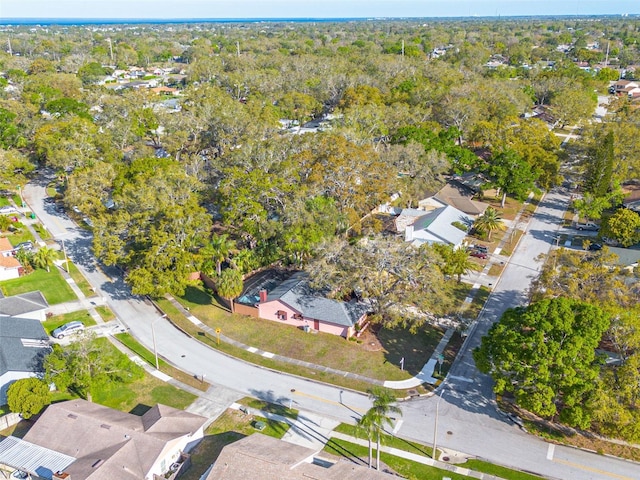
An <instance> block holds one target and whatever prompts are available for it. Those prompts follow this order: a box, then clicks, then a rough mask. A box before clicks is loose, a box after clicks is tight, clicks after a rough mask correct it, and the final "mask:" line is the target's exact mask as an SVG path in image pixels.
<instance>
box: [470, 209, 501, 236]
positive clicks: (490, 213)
mask: <svg viewBox="0 0 640 480" xmlns="http://www.w3.org/2000/svg"><path fill="white" fill-rule="evenodd" d="M475 227H476V229H477V230H480V231H482V232H486V233H487V234H488V237H487V238H488V240H491V232H493V231H494V230H502V229H504V223H502V217H501V216H500V212H498V211H497V210H496V209H495V208H493V207H487V209H486V210H485V211H484V213H483V214H482V215H480V216H479V217H478V218H476V221H475Z"/></svg>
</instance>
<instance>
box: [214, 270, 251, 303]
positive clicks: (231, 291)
mask: <svg viewBox="0 0 640 480" xmlns="http://www.w3.org/2000/svg"><path fill="white" fill-rule="evenodd" d="M243 288H244V283H243V281H242V272H241V271H240V270H236V269H234V268H227V269H225V271H224V272H222V273H221V274H220V275H218V278H217V279H216V290H217V291H218V295H220V296H221V297H222V298H224V299H226V300H229V303H230V304H231V313H233V300H234V299H236V298H237V297H238V296H239V295H240V294H241V293H242V289H243Z"/></svg>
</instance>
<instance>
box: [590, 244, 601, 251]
mask: <svg viewBox="0 0 640 480" xmlns="http://www.w3.org/2000/svg"><path fill="white" fill-rule="evenodd" d="M589 250H591V251H592V252H597V251H598V250H602V244H600V243H592V244H591V245H589Z"/></svg>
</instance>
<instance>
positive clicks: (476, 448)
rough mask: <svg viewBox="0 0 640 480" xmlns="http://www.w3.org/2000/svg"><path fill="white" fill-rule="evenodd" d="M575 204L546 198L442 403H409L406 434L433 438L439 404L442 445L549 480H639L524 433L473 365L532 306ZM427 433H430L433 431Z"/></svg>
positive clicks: (557, 194)
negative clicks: (510, 319) (503, 319)
mask: <svg viewBox="0 0 640 480" xmlns="http://www.w3.org/2000/svg"><path fill="white" fill-rule="evenodd" d="M568 201H569V198H568V194H567V193H565V192H562V191H554V192H551V193H549V194H548V195H547V196H546V197H545V199H544V200H543V201H542V202H541V204H540V206H539V208H538V210H537V212H536V214H535V216H534V217H533V218H532V220H531V221H530V223H529V225H528V228H527V231H526V233H525V235H524V236H523V237H522V239H521V241H520V244H519V246H518V248H517V249H516V251H515V252H514V254H513V256H512V257H511V260H510V261H509V263H508V264H507V266H506V267H505V269H504V272H503V274H502V277H501V279H500V281H499V283H498V284H497V285H496V287H495V289H494V291H493V293H492V294H491V296H490V298H489V300H488V302H487V304H486V307H485V309H484V311H483V314H482V315H481V317H480V318H479V320H478V322H477V324H476V326H475V329H474V330H473V332H472V333H471V334H470V336H469V337H468V339H467V341H466V343H465V345H464V348H463V350H462V351H461V352H460V354H459V356H458V359H457V360H456V363H455V364H454V365H453V367H452V369H451V371H450V372H449V376H448V377H447V381H446V384H445V386H444V388H443V389H441V390H440V392H439V393H440V394H441V395H442V398H441V400H439V403H440V405H439V408H437V404H438V399H437V398H431V399H419V400H415V401H411V402H409V403H408V404H405V405H403V410H404V417H403V423H402V426H401V428H400V429H399V434H400V435H402V436H404V437H407V438H414V439H416V440H419V439H427V440H428V441H429V442H430V443H431V442H433V431H434V423H435V416H436V409H438V410H439V412H438V413H439V421H438V437H437V444H438V445H440V446H442V447H447V448H450V449H452V450H456V451H460V452H465V453H468V454H471V455H477V456H479V457H482V458H485V459H487V460H490V461H492V462H494V463H498V464H503V465H513V466H517V467H518V468H521V469H524V470H527V471H531V472H536V473H539V474H543V475H545V476H548V477H550V478H563V479H580V480H601V479H602V480H604V479H609V480H611V479H618V480H624V479H637V478H640V474H639V473H638V472H639V471H640V470H639V467H638V465H635V464H632V463H629V462H624V461H620V460H616V459H612V458H607V457H602V456H599V455H594V454H589V453H585V452H582V451H579V450H575V449H572V448H566V447H560V446H550V444H548V443H546V442H544V441H542V440H540V439H538V438H536V437H533V436H530V435H527V434H526V433H524V432H523V431H521V430H520V428H519V427H518V426H516V425H515V424H513V422H512V421H510V420H509V419H507V418H505V417H503V416H502V415H501V414H499V413H498V412H497V410H496V408H495V401H494V396H493V394H492V385H493V382H492V381H491V378H490V377H488V376H486V375H483V374H481V373H480V372H478V370H477V369H476V367H475V364H474V362H473V358H472V351H473V349H474V348H475V347H476V346H478V345H479V344H480V341H481V337H482V336H483V335H485V334H486V332H487V331H488V329H489V328H490V327H491V325H492V324H493V323H494V322H495V321H497V320H498V319H499V318H500V316H501V315H502V313H503V312H504V311H505V310H506V308H508V307H511V306H517V305H525V304H526V303H527V297H526V292H527V289H528V287H529V284H530V282H531V280H532V279H533V278H535V277H536V276H537V274H538V273H539V271H540V268H541V266H542V262H541V261H540V260H537V259H538V258H539V257H540V256H541V255H544V254H546V253H548V252H549V250H550V249H551V247H552V246H553V245H555V244H556V238H557V235H558V233H559V231H560V227H561V219H562V216H563V212H564V211H565V209H566V206H567V205H568ZM425 432H429V433H430V436H429V435H427V434H426V433H425ZM449 432H451V433H449ZM425 437H427V438H425ZM429 438H430V440H429ZM550 449H551V453H550Z"/></svg>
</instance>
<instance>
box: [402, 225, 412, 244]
mask: <svg viewBox="0 0 640 480" xmlns="http://www.w3.org/2000/svg"><path fill="white" fill-rule="evenodd" d="M404 240H405V242H412V241H413V225H407V226H406V227H405V229H404Z"/></svg>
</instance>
